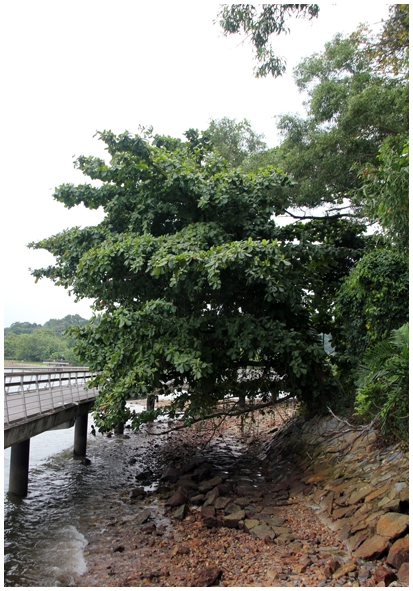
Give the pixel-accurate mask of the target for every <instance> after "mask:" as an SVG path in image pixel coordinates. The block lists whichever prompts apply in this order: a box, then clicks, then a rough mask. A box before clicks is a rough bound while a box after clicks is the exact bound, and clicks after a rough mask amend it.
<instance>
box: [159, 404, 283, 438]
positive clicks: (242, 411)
mask: <svg viewBox="0 0 413 591" xmlns="http://www.w3.org/2000/svg"><path fill="white" fill-rule="evenodd" d="M293 397H294V394H289V395H288V396H284V398H280V399H279V400H277V401H275V402H274V401H273V400H272V401H271V402H263V403H262V404H254V405H250V406H246V407H245V408H243V409H237V410H235V411H229V412H225V411H224V410H222V411H218V412H215V413H211V414H209V415H207V416H205V417H198V418H196V419H193V420H192V421H191V423H190V424H189V425H177V426H176V427H172V428H171V429H167V430H165V431H159V432H158V433H151V435H157V436H158V435H167V434H168V433H173V432H174V431H181V430H182V429H188V427H192V425H195V424H196V423H200V422H202V421H207V420H209V419H215V418H218V417H219V418H221V417H224V418H231V417H239V416H241V415H245V414H248V413H250V412H253V411H256V410H262V409H263V408H270V407H271V406H276V405H277V404H281V403H283V402H285V401H286V400H290V399H291V398H293ZM232 408H233V409H234V408H235V405H234V406H233V407H232ZM178 420H179V419H178ZM181 420H182V419H181Z"/></svg>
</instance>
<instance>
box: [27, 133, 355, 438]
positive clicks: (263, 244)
mask: <svg viewBox="0 0 413 591" xmlns="http://www.w3.org/2000/svg"><path fill="white" fill-rule="evenodd" d="M187 135H188V141H180V140H177V139H173V138H163V137H161V136H153V137H151V136H149V135H146V136H139V135H136V136H131V135H130V134H128V133H124V134H121V135H118V136H116V135H114V134H113V133H111V132H103V133H100V138H101V139H102V140H103V141H104V142H105V144H106V148H107V150H108V152H109V163H108V162H106V161H104V160H102V159H99V158H93V157H88V158H87V157H80V158H79V159H78V160H77V162H76V166H77V167H78V168H79V169H80V170H81V171H82V172H83V173H84V174H86V175H87V176H89V177H90V178H91V179H93V180H99V181H100V186H96V184H93V185H92V184H84V185H79V186H74V185H67V184H66V185H62V186H60V187H59V188H58V189H57V190H56V193H55V199H57V200H58V201H60V202H62V203H64V204H65V205H66V206H67V207H73V206H75V205H77V204H80V203H83V204H84V205H85V206H86V207H89V208H97V207H103V209H104V211H105V218H104V220H103V221H102V223H101V224H99V225H98V226H95V227H87V228H83V229H80V228H77V227H76V228H72V229H70V230H67V231H65V232H62V233H61V234H58V235H56V236H52V237H51V238H48V239H45V240H42V241H40V242H38V243H36V244H32V247H34V248H44V249H46V250H48V251H49V252H51V253H52V254H53V255H54V256H55V257H56V263H55V264H54V265H52V266H50V267H48V268H45V269H38V270H36V271H34V275H35V277H36V278H37V279H40V278H42V277H48V278H50V279H52V281H54V282H55V283H56V284H58V285H63V286H64V287H66V288H67V289H68V290H70V291H71V292H73V293H74V295H75V296H76V297H77V298H79V299H80V298H84V297H88V298H93V299H94V302H95V303H94V308H95V311H96V318H95V320H94V322H93V323H91V324H89V325H88V326H86V327H80V328H77V329H76V333H77V338H78V347H77V351H78V353H79V355H80V356H81V358H82V360H83V361H84V363H87V364H88V365H89V366H90V368H91V369H93V370H95V371H97V372H99V373H98V375H97V377H96V379H95V382H94V383H95V385H98V386H99V388H100V394H99V398H98V401H97V407H96V408H97V415H98V420H99V424H100V426H101V428H102V429H109V428H111V427H112V425H113V424H117V422H120V421H123V420H125V419H126V418H127V417H128V413H127V411H125V402H126V400H127V399H129V398H131V397H134V396H141V395H147V394H150V393H152V392H155V391H158V392H162V391H170V390H171V389H172V390H176V392H177V393H178V396H177V398H175V400H174V403H173V405H172V408H171V409H170V412H171V413H172V415H173V413H174V412H175V410H176V409H184V411H185V416H186V417H187V418H188V419H193V418H194V417H199V416H204V415H205V413H207V412H208V411H209V410H211V409H212V408H214V407H216V405H217V403H219V402H220V401H222V400H223V399H224V397H225V396H227V395H228V394H232V395H234V396H244V395H247V396H250V397H252V398H254V397H255V396H257V395H260V396H263V397H264V399H266V398H267V399H268V397H271V398H272V399H273V400H276V399H277V397H278V395H279V393H280V392H284V393H288V394H290V395H292V396H297V397H298V398H299V399H300V400H303V401H305V402H306V404H307V406H308V408H315V407H317V408H320V407H321V405H322V400H324V401H325V397H326V396H328V395H329V382H328V373H327V367H326V365H325V354H324V351H323V348H322V346H321V343H320V339H319V337H318V336H317V333H316V331H315V330H314V328H313V325H312V316H313V310H314V301H313V298H314V294H311V293H310V292H309V291H308V286H309V277H310V275H311V269H313V273H314V274H317V273H318V268H319V266H320V265H321V264H322V261H323V260H324V259H329V258H331V257H333V258H334V252H336V253H337V252H339V251H340V250H341V248H344V247H342V246H340V245H339V246H337V245H335V244H333V243H330V244H327V243H325V241H324V243H323V241H322V240H320V236H318V239H317V240H315V241H311V240H309V239H308V238H305V239H303V240H296V239H295V237H294V238H291V237H286V238H282V237H280V238H279V239H278V240H277V232H278V230H277V224H276V221H275V219H276V216H277V215H279V214H281V213H283V212H284V210H285V207H286V206H287V205H288V202H289V200H288V192H289V190H290V181H289V179H288V177H287V176H285V175H280V174H277V173H276V172H274V170H273V169H272V168H267V169H261V170H260V171H258V172H256V173H254V174H252V173H248V174H247V173H242V172H241V171H240V170H239V169H234V168H232V167H230V166H229V165H228V164H227V163H226V162H225V160H223V159H222V158H221V157H219V156H217V155H216V154H215V153H214V152H212V151H210V148H208V144H207V143H205V142H204V141H203V139H204V138H203V136H202V135H198V140H199V141H198V143H197V141H196V133H195V132H194V130H191V131H190V133H188V134H187ZM333 251H334V252H333ZM323 397H324V398H323ZM134 424H135V425H137V424H138V418H137V417H135V418H134Z"/></svg>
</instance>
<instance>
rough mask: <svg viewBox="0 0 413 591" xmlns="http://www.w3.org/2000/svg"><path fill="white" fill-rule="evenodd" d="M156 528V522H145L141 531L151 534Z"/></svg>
mask: <svg viewBox="0 0 413 591" xmlns="http://www.w3.org/2000/svg"><path fill="white" fill-rule="evenodd" d="M155 530H156V525H155V524H154V523H145V524H144V525H142V527H141V532H143V533H144V534H151V533H152V532H154V531H155Z"/></svg>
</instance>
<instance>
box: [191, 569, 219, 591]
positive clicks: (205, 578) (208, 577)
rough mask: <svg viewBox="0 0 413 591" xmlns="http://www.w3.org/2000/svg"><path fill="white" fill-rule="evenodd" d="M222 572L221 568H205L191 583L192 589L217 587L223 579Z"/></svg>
mask: <svg viewBox="0 0 413 591" xmlns="http://www.w3.org/2000/svg"><path fill="white" fill-rule="evenodd" d="M221 575H222V570H221V569H220V568H215V567H212V568H204V569H202V570H201V571H199V572H198V573H197V574H196V575H194V577H193V578H192V581H191V585H190V586H191V587H212V585H216V583H218V581H219V579H220V578H221Z"/></svg>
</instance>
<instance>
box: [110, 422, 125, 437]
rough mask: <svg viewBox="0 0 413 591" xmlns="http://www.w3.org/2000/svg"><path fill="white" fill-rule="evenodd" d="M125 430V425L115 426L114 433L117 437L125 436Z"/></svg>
mask: <svg viewBox="0 0 413 591" xmlns="http://www.w3.org/2000/svg"><path fill="white" fill-rule="evenodd" d="M124 430H125V423H118V424H117V425H115V427H114V429H113V432H114V433H115V435H123V431H124Z"/></svg>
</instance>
